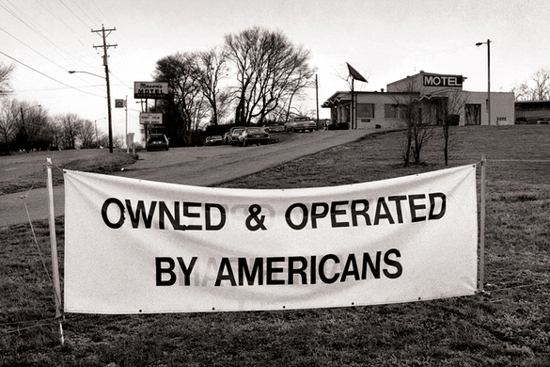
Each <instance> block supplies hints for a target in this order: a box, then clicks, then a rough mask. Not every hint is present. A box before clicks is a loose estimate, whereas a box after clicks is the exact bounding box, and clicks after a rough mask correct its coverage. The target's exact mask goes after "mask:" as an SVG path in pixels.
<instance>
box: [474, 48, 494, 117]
mask: <svg viewBox="0 0 550 367" xmlns="http://www.w3.org/2000/svg"><path fill="white" fill-rule="evenodd" d="M481 45H487V114H488V118H489V122H488V123H489V125H491V40H490V39H488V40H487V42H478V43H476V46H477V47H479V46H481Z"/></svg>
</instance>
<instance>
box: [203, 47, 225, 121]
mask: <svg viewBox="0 0 550 367" xmlns="http://www.w3.org/2000/svg"><path fill="white" fill-rule="evenodd" d="M196 73H197V74H196V76H195V77H196V80H197V82H198V84H199V88H200V90H201V93H202V95H203V96H204V98H206V100H207V101H208V103H209V105H210V110H211V116H210V122H211V123H212V124H213V125H218V122H219V120H220V118H221V117H223V116H224V115H225V113H226V112H227V108H228V106H229V103H230V100H231V95H230V93H229V91H228V90H227V89H225V90H222V89H220V86H219V83H220V80H222V79H224V78H226V77H227V75H228V67H227V50H225V49H218V48H212V49H210V50H208V51H204V52H199V53H198V54H197V68H196Z"/></svg>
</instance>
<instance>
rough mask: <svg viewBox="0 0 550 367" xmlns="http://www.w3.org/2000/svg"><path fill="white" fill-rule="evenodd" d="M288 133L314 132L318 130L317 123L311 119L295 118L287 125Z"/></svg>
mask: <svg viewBox="0 0 550 367" xmlns="http://www.w3.org/2000/svg"><path fill="white" fill-rule="evenodd" d="M285 128H286V131H287V132H290V133H293V132H296V131H313V130H317V129H318V128H317V123H316V122H315V121H313V120H312V119H310V118H309V117H301V116H299V117H294V118H293V119H292V120H291V121H289V122H287V123H286V124H285Z"/></svg>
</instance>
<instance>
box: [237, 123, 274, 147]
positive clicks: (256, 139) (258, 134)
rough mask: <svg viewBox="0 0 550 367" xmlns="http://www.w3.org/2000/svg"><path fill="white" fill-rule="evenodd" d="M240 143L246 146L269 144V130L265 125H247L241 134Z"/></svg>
mask: <svg viewBox="0 0 550 367" xmlns="http://www.w3.org/2000/svg"><path fill="white" fill-rule="evenodd" d="M238 139H239V144H241V145H242V146H246V145H248V144H267V142H268V141H269V132H267V130H266V129H265V128H263V127H259V126H258V127H247V128H246V129H244V131H243V132H241V133H240V134H239V137H238Z"/></svg>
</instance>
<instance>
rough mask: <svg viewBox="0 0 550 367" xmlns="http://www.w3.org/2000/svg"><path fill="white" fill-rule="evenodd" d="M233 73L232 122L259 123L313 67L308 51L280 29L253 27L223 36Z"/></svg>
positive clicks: (298, 86) (301, 85) (295, 89)
mask: <svg viewBox="0 0 550 367" xmlns="http://www.w3.org/2000/svg"><path fill="white" fill-rule="evenodd" d="M225 43H226V47H227V49H228V51H229V58H230V59H231V60H232V61H233V62H234V64H235V68H236V73H237V88H236V99H237V107H236V111H235V123H236V124H237V125H250V123H251V122H252V121H253V120H255V121H256V122H257V123H258V124H261V123H262V122H263V121H264V120H265V118H266V116H268V115H269V114H270V113H272V112H273V111H275V110H276V109H277V108H278V107H280V106H281V105H283V104H284V102H285V101H286V100H287V99H289V98H290V97H291V96H293V95H295V94H296V93H297V92H298V91H300V90H301V89H302V88H304V85H307V83H305V82H304V80H305V79H307V78H311V76H312V75H313V73H314V71H313V70H312V69H311V68H310V67H309V65H308V61H309V57H310V55H309V52H308V51H306V50H304V49H303V48H302V47H296V46H294V45H293V44H292V43H291V42H290V41H289V40H288V39H287V38H286V37H285V36H284V35H283V34H282V33H281V32H279V31H276V32H271V31H269V30H266V29H263V28H260V27H254V28H251V29H248V30H245V31H243V32H241V33H239V34H237V35H232V34H231V35H227V36H226V37H225Z"/></svg>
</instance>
